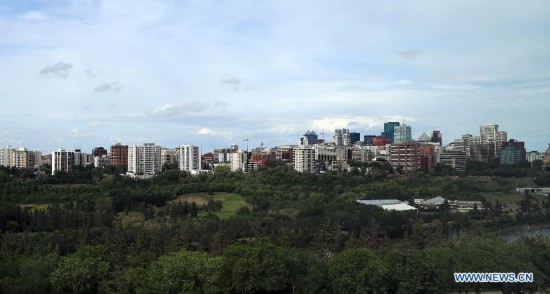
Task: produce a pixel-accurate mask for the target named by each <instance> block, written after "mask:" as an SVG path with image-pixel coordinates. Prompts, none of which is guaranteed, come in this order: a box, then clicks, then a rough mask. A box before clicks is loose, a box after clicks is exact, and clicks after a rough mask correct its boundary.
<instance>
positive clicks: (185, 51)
mask: <svg viewBox="0 0 550 294" xmlns="http://www.w3.org/2000/svg"><path fill="white" fill-rule="evenodd" d="M380 2H381V1H365V0H363V1H345V2H341V1H340V2H338V1H265V2H264V1H194V0H193V1H136V0H132V1H123V0H121V1H94V0H87V1H86V0H81V1H74V0H73V1H62V0H57V1H44V0H36V1H3V2H2V3H0V103H1V104H2V105H3V106H2V107H1V108H0V123H1V124H2V128H0V144H2V145H7V144H11V145H13V146H15V147H19V146H25V147H27V148H31V149H40V150H43V151H44V152H49V151H51V150H53V149H55V148H58V147H65V148H69V149H72V148H82V149H84V150H88V149H91V148H93V147H94V146H109V145H110V144H113V143H116V142H122V143H126V144H139V143H143V142H155V143H157V144H161V145H163V146H167V147H175V146H177V145H180V144H186V143H193V144H198V145H202V146H203V150H205V151H208V150H211V149H212V148H214V147H225V146H229V145H230V144H239V145H244V142H243V140H244V139H245V138H248V139H249V140H250V146H251V147H255V146H259V145H260V144H261V142H263V143H264V144H265V145H267V146H274V145H279V144H296V143H297V141H298V139H299V137H300V136H301V134H303V133H304V132H305V131H306V130H315V131H317V132H318V133H319V132H323V131H324V132H326V133H327V135H325V136H326V137H327V138H328V137H330V136H331V133H332V132H333V131H334V129H335V128H343V127H349V128H350V129H351V131H356V132H360V133H361V134H362V135H364V134H379V133H380V132H381V131H382V124H383V123H384V122H385V121H393V120H398V121H405V123H407V124H410V125H411V126H412V131H413V137H415V138H418V137H419V136H420V135H421V133H422V132H426V133H428V134H430V133H431V131H432V130H434V129H436V130H441V131H442V132H443V139H444V143H449V142H451V141H452V140H453V139H455V138H459V137H460V136H461V135H462V134H465V133H470V134H474V135H478V134H479V125H480V124H484V123H497V124H499V125H500V128H501V129H502V130H505V131H507V132H508V137H509V138H515V139H518V140H522V141H525V143H526V147H527V149H528V150H538V151H544V150H545V149H546V148H547V146H548V143H550V128H549V126H550V99H549V98H550V97H549V94H550V4H549V3H548V2H547V1H521V2H519V1H473V0H470V1H469V0H466V1H435V0H434V1H391V3H390V1H386V2H388V3H385V2H384V3H380Z"/></svg>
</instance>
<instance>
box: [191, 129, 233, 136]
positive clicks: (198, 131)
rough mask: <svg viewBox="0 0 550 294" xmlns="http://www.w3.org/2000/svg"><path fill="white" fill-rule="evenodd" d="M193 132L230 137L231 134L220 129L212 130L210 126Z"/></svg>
mask: <svg viewBox="0 0 550 294" xmlns="http://www.w3.org/2000/svg"><path fill="white" fill-rule="evenodd" d="M193 134H197V135H206V136H222V137H230V136H232V135H233V133H232V132H229V131H221V132H218V131H214V130H212V129H210V128H202V129H199V130H197V131H196V132H193Z"/></svg>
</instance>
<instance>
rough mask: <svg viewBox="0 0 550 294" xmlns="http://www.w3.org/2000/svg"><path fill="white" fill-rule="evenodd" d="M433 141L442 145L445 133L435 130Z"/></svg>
mask: <svg viewBox="0 0 550 294" xmlns="http://www.w3.org/2000/svg"><path fill="white" fill-rule="evenodd" d="M431 141H432V143H439V146H441V145H442V144H443V134H441V132H440V131H433V132H432V138H431Z"/></svg>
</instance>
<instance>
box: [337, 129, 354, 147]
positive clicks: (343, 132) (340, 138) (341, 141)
mask: <svg viewBox="0 0 550 294" xmlns="http://www.w3.org/2000/svg"><path fill="white" fill-rule="evenodd" d="M350 142H351V139H350V134H349V129H338V130H334V145H336V146H348V145H351V144H350Z"/></svg>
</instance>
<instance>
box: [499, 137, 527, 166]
mask: <svg viewBox="0 0 550 294" xmlns="http://www.w3.org/2000/svg"><path fill="white" fill-rule="evenodd" d="M525 153H526V152H525V143H524V142H520V141H516V140H513V139H512V140H510V141H508V142H503V143H502V146H501V151H500V163H501V164H517V163H519V162H520V161H522V160H525Z"/></svg>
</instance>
